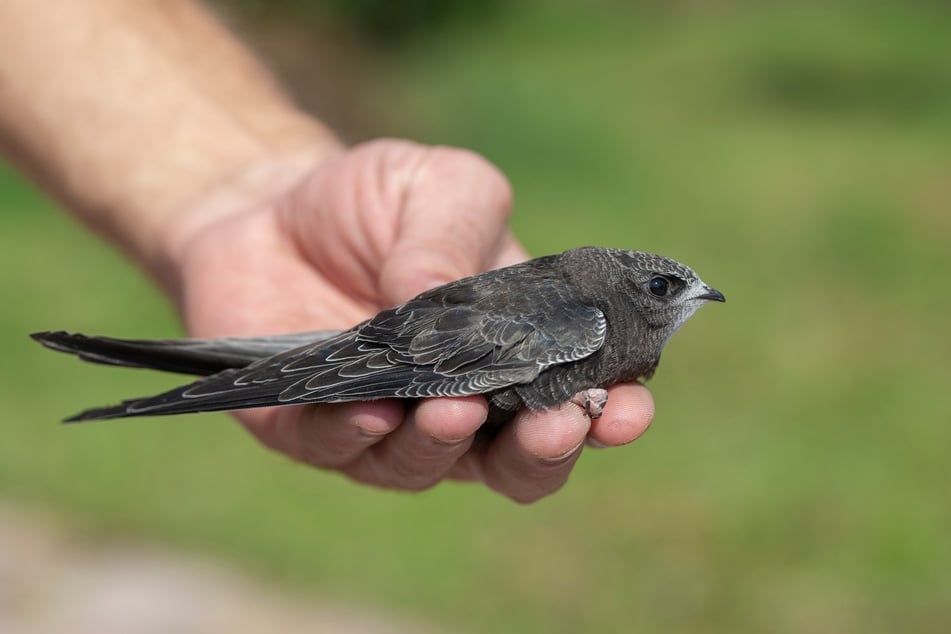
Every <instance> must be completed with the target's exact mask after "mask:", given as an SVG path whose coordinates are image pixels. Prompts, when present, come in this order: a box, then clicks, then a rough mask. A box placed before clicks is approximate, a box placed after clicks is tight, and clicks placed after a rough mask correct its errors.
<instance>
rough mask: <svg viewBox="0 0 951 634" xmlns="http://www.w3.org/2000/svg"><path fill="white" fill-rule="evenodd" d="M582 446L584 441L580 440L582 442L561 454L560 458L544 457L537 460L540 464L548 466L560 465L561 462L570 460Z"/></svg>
mask: <svg viewBox="0 0 951 634" xmlns="http://www.w3.org/2000/svg"><path fill="white" fill-rule="evenodd" d="M583 446H584V441H583V440H582V441H581V442H579V443H578V444H577V445H575V446H574V447H572V448H571V449H569V450H568V451H566V452H565V453H563V454H561V455H560V456H555V457H554V458H548V457H544V458H539V460H540V461H541V462H544V463H545V464H549V465H557V464H560V463H562V462H567V461H568V460H569V459H571V458H572V457H573V456H574V455H575V453H577V452H578V451H579V450H580V449H581V448H582V447H583Z"/></svg>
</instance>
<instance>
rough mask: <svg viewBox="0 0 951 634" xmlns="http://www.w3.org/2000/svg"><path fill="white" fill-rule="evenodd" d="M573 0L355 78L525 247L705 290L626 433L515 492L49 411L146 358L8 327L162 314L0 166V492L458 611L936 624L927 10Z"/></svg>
mask: <svg viewBox="0 0 951 634" xmlns="http://www.w3.org/2000/svg"><path fill="white" fill-rule="evenodd" d="M598 6H599V7H601V8H600V9H597V10H595V9H586V8H582V7H581V6H580V5H577V4H572V3H527V4H526V3H523V4H520V5H517V6H515V5H508V7H507V8H506V9H505V12H504V19H499V20H495V21H493V22H492V23H491V24H485V23H476V24H466V23H465V22H464V21H461V22H460V21H457V22H454V23H452V24H451V25H447V26H445V27H444V28H443V29H441V30H434V31H432V32H429V33H428V34H427V36H426V37H419V38H413V39H412V40H411V41H407V44H406V46H403V47H400V49H399V51H398V52H394V53H393V54H392V55H388V56H387V57H386V58H385V59H383V60H377V61H376V62H375V63H377V64H379V67H378V68H376V69H374V72H373V73H370V74H368V75H367V76H368V77H372V78H373V81H372V82H367V84H366V86H365V92H364V93H363V94H362V96H360V97H359V103H355V104H354V105H355V107H360V108H364V109H366V108H370V110H368V111H372V112H373V113H375V114H374V116H376V117H379V119H378V120H377V121H375V123H374V125H376V126H378V127H382V128H383V129H385V130H386V131H387V132H389V133H391V134H399V135H406V136H411V137H414V138H418V139H422V140H426V141H430V142H439V143H452V144H458V145H463V146H466V147H471V148H473V149H475V150H477V151H480V152H482V153H484V154H485V155H487V156H488V157H489V158H491V159H492V160H494V161H495V162H496V163H498V164H499V165H500V166H501V167H502V168H503V169H504V170H505V171H506V173H507V174H508V175H509V176H510V178H511V180H512V182H513V184H514V186H515V191H516V199H517V202H516V214H515V217H514V224H515V227H516V229H517V231H518V233H519V235H520V237H521V238H522V239H523V240H524V241H525V242H526V243H527V245H528V246H529V247H530V248H531V250H532V251H533V252H535V253H537V254H541V253H547V252H554V251H557V250H560V249H564V248H568V247H571V246H576V245H580V244H605V245H615V246H624V247H631V248H643V249H649V250H654V251H658V252H662V253H665V254H669V255H671V256H674V257H677V258H678V259H681V260H683V261H684V262H686V263H688V264H690V265H692V266H694V267H695V268H696V269H697V270H698V271H699V272H700V274H701V275H702V276H703V277H704V278H705V279H706V280H707V281H709V282H710V283H711V284H713V285H714V286H716V287H717V288H720V289H721V290H723V291H724V292H725V294H726V295H727V298H728V303H727V304H725V305H722V306H720V305H717V306H714V307H710V308H706V309H704V310H703V311H702V312H701V313H700V314H699V315H697V316H696V317H695V318H694V319H693V320H692V321H691V322H690V324H689V325H688V326H686V327H685V328H684V330H683V332H681V333H679V334H678V335H677V336H676V337H675V338H674V340H673V341H672V342H671V344H670V346H669V347H668V349H667V352H666V353H665V357H664V360H663V362H662V364H661V368H660V370H659V372H658V375H657V377H656V378H655V379H654V380H653V381H652V383H651V387H652V390H653V392H654V394H655V397H656V399H657V404H658V408H659V409H658V415H657V420H656V422H655V424H654V426H653V428H652V430H651V431H650V432H649V433H648V434H647V435H646V436H645V437H644V438H643V439H641V440H640V441H638V442H637V443H636V444H635V445H634V446H632V447H630V448H627V449H621V450H612V451H604V452H597V451H592V452H587V453H586V454H585V456H583V457H582V459H581V461H580V463H579V465H578V468H577V470H576V474H575V476H574V478H573V479H572V481H571V482H570V483H569V485H568V486H567V487H566V488H565V490H564V491H562V492H560V493H559V494H558V495H556V496H554V497H553V498H551V499H549V500H546V501H544V502H542V503H540V504H537V505H534V506H531V507H526V508H522V507H517V506H515V505H513V504H510V503H508V502H506V501H504V500H501V499H497V498H496V497H495V496H493V495H492V494H490V493H488V492H485V491H483V490H481V489H480V488H478V487H473V486H465V485H453V484H449V485H443V486H440V487H438V488H436V489H435V490H433V491H430V492H427V493H424V494H420V495H399V494H393V493H387V492H379V491H374V490H370V489H366V488H362V487H358V486H355V485H352V484H350V483H347V482H345V481H343V480H342V479H340V478H338V477H335V476H331V475H326V474H320V473H316V472H312V471H310V470H307V469H304V468H301V467H295V466H293V465H291V464H289V463H288V462H286V461H285V460H283V459H281V458H279V457H275V456H272V455H270V454H267V453H266V452H264V451H262V450H261V449H260V448H258V447H257V446H256V445H254V443H253V442H252V441H251V440H250V439H248V438H246V437H245V436H244V435H243V434H242V433H240V432H238V431H236V430H235V429H234V428H233V426H232V425H230V424H228V423H227V422H226V418H225V417H223V416H196V417H180V418H175V419H171V418H170V419H167V420H143V421H127V422H122V421H117V422H114V423H108V424H100V425H88V426H77V427H70V428H60V427H58V426H57V425H56V424H55V423H54V421H55V420H56V419H57V418H58V417H60V416H62V415H63V414H66V413H69V412H72V411H74V410H76V409H78V408H80V407H83V406H87V405H94V404H98V403H105V402H109V401H113V400H115V399H116V398H117V397H121V396H129V395H134V394H140V393H141V394H144V393H149V392H154V391H157V390H158V389H160V388H162V387H165V386H167V385H168V384H169V382H170V381H174V378H172V379H168V378H161V377H157V376H154V375H150V374H147V373H135V372H129V371H127V370H126V371H123V370H117V369H109V368H91V367H88V366H85V367H84V366H81V365H79V364H77V363H75V362H72V361H71V360H68V359H65V358H57V357H54V356H52V355H51V354H50V353H46V352H44V351H42V350H39V349H38V348H36V347H35V345H33V344H32V343H31V342H29V341H28V340H27V339H26V337H25V334H26V333H27V332H28V331H30V330H33V329H41V328H60V327H67V328H70V329H75V330H82V331H90V332H101V333H108V334H116V335H132V336H162V335H169V334H172V333H174V332H176V326H175V322H174V318H173V315H172V313H171V311H170V310H169V309H168V307H167V306H166V305H165V303H164V302H163V301H162V300H161V299H160V298H159V297H157V296H156V294H155V293H154V292H153V291H152V289H151V288H149V287H148V286H147V285H146V284H145V283H144V282H143V281H142V280H140V279H139V278H138V276H137V275H136V274H135V272H134V271H132V270H130V269H129V268H128V267H124V266H122V264H121V260H120V259H119V256H117V255H115V254H114V253H112V252H111V251H109V250H108V249H107V248H106V247H104V246H102V245H99V244H98V243H96V242H95V241H94V240H93V239H92V238H90V237H89V236H88V235H86V234H84V233H83V232H82V231H80V230H79V229H78V228H75V227H73V226H72V225H71V224H69V223H68V222H67V221H66V220H64V219H63V218H60V217H58V216H56V215H55V214H54V213H53V212H52V210H51V208H50V205H49V204H48V203H45V202H43V201H42V200H41V199H39V198H37V197H36V195H35V194H34V193H32V192H31V191H30V190H29V188H27V187H26V186H25V185H24V184H23V183H22V182H21V181H19V180H18V179H17V178H16V177H14V176H13V175H12V174H11V173H9V172H0V205H2V207H3V209H2V212H0V228H2V231H0V254H2V255H0V257H2V258H3V262H4V266H0V287H2V288H3V289H4V294H5V296H6V297H8V298H10V299H9V301H7V302H6V303H5V304H6V305H5V309H4V310H3V311H0V326H2V328H0V332H2V333H4V334H3V335H2V336H3V337H4V339H3V344H4V345H3V349H4V357H3V360H2V361H0V390H2V391H3V393H2V398H3V402H4V405H5V406H6V411H7V422H6V423H5V424H4V425H3V426H2V427H0V496H3V497H13V498H16V499H18V500H21V501H23V502H32V503H36V504H44V505H48V506H53V507H56V508H59V509H61V512H62V514H63V516H64V517H65V518H69V519H70V521H72V522H73V523H75V524H78V525H79V526H80V527H85V528H86V530H87V531H88V535H89V537H90V539H102V540H108V539H109V536H110V535H111V534H113V533H123V534H124V533H136V534H140V535H148V536H153V537H155V538H158V539H162V540H165V541H169V542H174V543H178V544H181V545H183V546H186V547H191V548H196V549H203V550H210V551H212V552H215V553H219V554H221V555H224V556H229V557H232V558H235V559H238V560H240V561H243V562H245V563H247V564H248V565H252V566H254V567H256V568H257V569H259V570H261V571H263V572H265V573H266V574H267V575H269V576H270V577H271V578H273V579H275V580H281V581H284V582H287V583H291V584H295V585H296V584H300V585H305V586H307V587H312V588H318V589H319V590H320V591H321V592H323V593H325V594H328V595H337V596H341V597H348V598H349V600H350V601H352V600H354V598H356V600H363V601H371V602H376V603H379V604H382V605H385V606H387V607H388V608H389V609H392V610H397V611H405V612H409V613H413V614H415V615H423V616H424V617H426V618H428V619H430V620H436V621H438V622H441V623H444V624H445V625H446V626H447V627H449V628H455V629H461V630H463V631H473V632H481V631H486V632H488V631H492V632H546V633H548V632H566V633H567V632H588V631H597V632H630V631H637V632H644V633H651V632H658V633H660V632H663V633H665V634H671V633H673V634H676V633H687V632H690V633H706V632H730V633H743V632H751V633H752V632H763V631H769V632H780V633H807V632H816V631H835V632H854V633H858V632H862V633H863V634H864V633H878V632H881V633H891V632H895V631H914V632H921V633H935V634H938V633H943V632H945V631H947V624H948V623H949V622H951V572H949V571H951V541H949V540H948V539H947V527H948V526H949V525H951V500H949V497H948V487H947V456H946V454H947V448H948V447H949V446H951V425H949V424H948V423H949V421H951V392H949V390H948V387H947V386H948V384H949V381H951V369H949V363H948V359H949V358H951V337H949V334H948V315H949V314H951V296H949V294H948V293H947V292H946V289H947V277H948V272H949V271H951V213H949V211H951V38H948V37H947V34H948V33H949V32H951V10H949V9H948V8H946V7H945V6H944V5H938V4H932V3H897V2H893V3H887V2H882V3H874V4H872V3H867V4H864V3H863V4H859V3H850V2H833V3H822V4H820V3H769V4H767V5H756V6H752V5H739V4H725V5H720V4H717V5H713V6H711V5H703V6H693V5H692V6H676V7H673V8H671V9H669V10H657V9H656V8H654V9H651V10H646V9H638V8H631V7H629V6H621V5H616V4H610V5H608V4H604V5H598ZM341 54H344V53H341ZM210 448H213V449H212V450H209V449H210Z"/></svg>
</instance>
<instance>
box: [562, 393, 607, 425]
mask: <svg viewBox="0 0 951 634" xmlns="http://www.w3.org/2000/svg"><path fill="white" fill-rule="evenodd" d="M571 402H572V403H574V404H575V405H577V406H578V407H580V408H581V409H583V410H584V413H585V414H587V415H588V418H590V419H592V420H594V419H595V418H601V414H603V413H604V406H605V405H607V403H608V391H607V390H605V389H602V388H590V389H587V390H582V391H580V392H578V393H577V394H575V395H574V396H572V397H571Z"/></svg>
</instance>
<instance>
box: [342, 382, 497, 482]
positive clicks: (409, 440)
mask: <svg viewBox="0 0 951 634" xmlns="http://www.w3.org/2000/svg"><path fill="white" fill-rule="evenodd" d="M488 411H489V407H488V403H487V402H486V400H485V399H484V398H482V397H480V396H473V397H468V398H438V399H426V400H423V401H420V402H419V404H418V405H417V406H416V407H415V408H414V409H413V410H412V411H411V412H410V413H409V415H408V416H407V417H406V420H405V421H404V422H403V424H402V425H400V427H399V429H397V430H396V431H395V432H393V433H392V434H390V435H389V436H388V437H387V438H386V439H385V440H384V441H383V442H381V443H379V444H377V445H376V446H374V447H373V448H372V449H370V450H369V451H367V452H365V453H364V454H363V455H362V456H360V458H359V459H358V460H357V461H356V462H354V463H353V465H351V466H349V467H347V468H346V469H345V473H347V475H349V476H351V477H353V478H354V479H356V480H360V481H362V482H369V483H374V484H377V485H383V486H388V487H390V488H394V489H402V490H410V491H419V490H422V489H426V488H429V487H431V486H433V485H434V484H436V483H438V482H439V481H441V480H442V479H443V478H444V477H445V476H446V473H447V472H448V471H449V470H450V468H452V466H453V465H454V464H455V463H456V461H457V460H459V458H460V456H462V455H463V454H465V453H466V452H467V451H468V450H469V447H470V446H471V445H472V440H473V437H474V434H475V432H476V430H478V429H479V427H480V426H481V425H482V423H483V422H485V417H486V415H487V414H488Z"/></svg>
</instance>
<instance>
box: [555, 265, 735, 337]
mask: <svg viewBox="0 0 951 634" xmlns="http://www.w3.org/2000/svg"><path fill="white" fill-rule="evenodd" d="M585 251H587V253H584V252H585ZM574 252H577V255H578V256H581V257H576V256H575V255H574V253H573V252H571V251H569V252H568V253H569V254H572V256H570V259H572V260H575V263H574V264H575V267H577V266H579V265H584V266H586V268H587V271H588V272H587V274H585V275H583V277H584V278H585V279H586V280H589V281H590V280H592V279H595V280H598V283H600V284H608V285H609V288H603V289H601V292H602V293H603V292H605V291H609V292H608V296H609V297H612V298H617V301H619V302H620V305H618V306H617V307H618V308H619V309H620V311H622V312H628V313H629V314H630V313H634V314H636V315H637V316H638V317H639V320H638V321H642V322H643V323H644V324H645V325H646V326H648V327H649V328H651V329H652V330H655V331H659V333H658V334H659V335H660V340H661V341H663V342H666V341H667V340H668V339H669V338H670V337H671V336H672V335H673V334H674V333H675V332H677V329H678V328H680V327H681V326H682V325H683V324H684V323H685V322H686V321H687V320H688V319H690V317H691V315H693V314H694V313H695V312H696V311H697V309H698V308H700V307H701V306H703V305H704V304H706V303H707V302H724V301H726V298H724V297H723V293H721V292H720V291H718V290H716V289H715V288H712V287H711V286H708V285H707V284H706V283H704V281H703V280H701V279H700V276H698V275H697V274H696V273H694V272H693V270H692V269H690V267H688V266H685V265H683V264H681V263H680V262H677V261H676V260H672V259H670V258H667V257H664V256H662V255H657V254H654V253H645V252H643V251H626V250H623V249H605V248H597V247H583V248H581V249H575V250H574ZM566 255H567V254H566ZM573 268H574V267H573ZM593 269H600V271H599V272H600V273H601V275H591V271H592V270H593Z"/></svg>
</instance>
